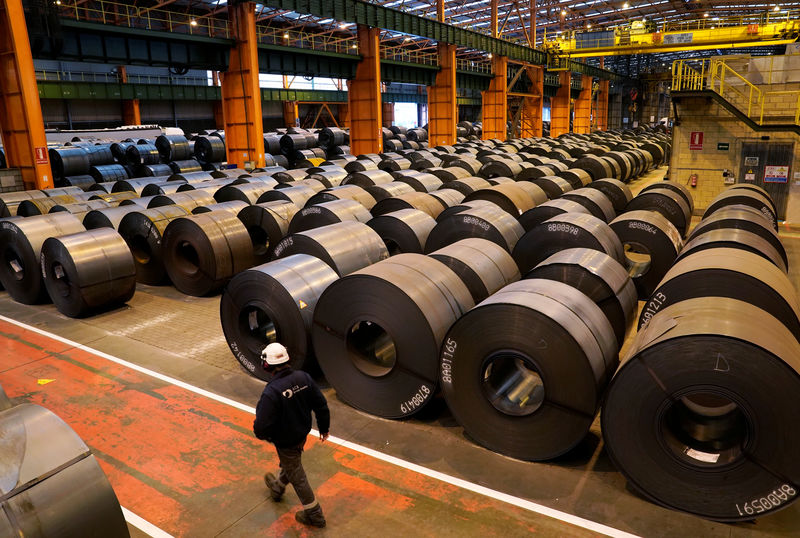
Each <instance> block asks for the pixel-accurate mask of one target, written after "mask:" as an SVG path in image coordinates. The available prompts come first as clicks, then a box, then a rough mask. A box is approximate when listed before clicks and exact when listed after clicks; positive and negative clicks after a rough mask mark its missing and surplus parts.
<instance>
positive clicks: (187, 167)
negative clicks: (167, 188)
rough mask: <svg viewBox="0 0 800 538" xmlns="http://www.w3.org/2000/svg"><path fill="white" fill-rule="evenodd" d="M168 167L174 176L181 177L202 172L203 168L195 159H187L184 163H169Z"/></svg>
mask: <svg viewBox="0 0 800 538" xmlns="http://www.w3.org/2000/svg"><path fill="white" fill-rule="evenodd" d="M168 165H169V167H170V168H171V169H172V171H173V172H174V173H175V174H181V175H183V174H191V173H193V172H202V171H203V166H202V165H201V164H200V163H199V162H198V161H196V160H195V159H187V160H185V161H170V162H169V163H168Z"/></svg>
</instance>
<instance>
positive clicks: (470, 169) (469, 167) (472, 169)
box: [440, 155, 483, 181]
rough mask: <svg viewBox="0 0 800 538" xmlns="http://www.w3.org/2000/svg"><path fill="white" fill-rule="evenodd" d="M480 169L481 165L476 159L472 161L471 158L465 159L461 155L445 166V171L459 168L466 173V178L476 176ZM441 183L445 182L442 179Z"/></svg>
mask: <svg viewBox="0 0 800 538" xmlns="http://www.w3.org/2000/svg"><path fill="white" fill-rule="evenodd" d="M482 167H483V164H482V163H481V162H480V161H479V160H478V159H473V158H471V157H467V156H466V155H461V156H459V157H458V158H456V159H453V160H451V161H450V162H449V163H448V164H447V166H445V170H447V169H449V168H461V169H462V170H464V171H466V172H467V176H477V175H478V172H479V171H480V170H481V168H482ZM453 173H454V174H460V172H453ZM440 179H441V178H440ZM456 179H457V178H456ZM442 181H446V180H444V179H442Z"/></svg>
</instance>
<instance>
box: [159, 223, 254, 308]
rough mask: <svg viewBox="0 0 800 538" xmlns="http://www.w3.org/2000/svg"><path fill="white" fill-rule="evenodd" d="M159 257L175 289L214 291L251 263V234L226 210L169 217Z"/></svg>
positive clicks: (197, 294) (189, 292) (200, 294)
mask: <svg viewBox="0 0 800 538" xmlns="http://www.w3.org/2000/svg"><path fill="white" fill-rule="evenodd" d="M162 257H163V259H164V266H165V267H166V270H167V274H168V275H169V278H170V280H171V281H172V284H173V285H174V286H175V288H177V289H178V291H180V292H182V293H185V294H186V295H191V296H194V297H204V296H207V295H211V294H214V293H217V292H218V291H220V290H221V289H222V287H223V286H224V285H225V284H226V283H227V282H228V281H229V280H230V279H231V278H232V277H233V276H234V275H235V274H237V273H240V272H242V271H244V270H245V269H249V268H250V267H252V266H253V248H252V244H251V242H250V235H249V234H248V233H247V229H246V228H245V227H244V224H242V222H241V221H240V220H239V219H238V218H237V217H236V215H234V214H232V213H230V212H227V211H212V212H209V213H200V214H197V215H192V216H186V217H178V218H176V219H174V220H172V221H171V222H170V223H169V224H167V227H166V229H165V230H164V236H163V244H162Z"/></svg>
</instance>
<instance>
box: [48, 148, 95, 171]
mask: <svg viewBox="0 0 800 538" xmlns="http://www.w3.org/2000/svg"><path fill="white" fill-rule="evenodd" d="M48 156H49V157H50V165H51V167H52V170H53V175H54V176H55V177H57V178H58V177H67V176H80V175H83V174H88V173H89V168H90V167H91V163H90V162H89V154H88V153H87V152H86V150H85V149H83V148H70V147H62V148H50V149H49V150H48Z"/></svg>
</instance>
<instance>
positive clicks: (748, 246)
mask: <svg viewBox="0 0 800 538" xmlns="http://www.w3.org/2000/svg"><path fill="white" fill-rule="evenodd" d="M720 247H726V248H738V249H742V250H746V251H748V252H753V253H755V254H758V255H759V256H761V257H762V258H764V259H766V260H769V261H770V262H772V263H773V264H774V265H775V266H776V267H777V268H779V269H780V270H781V271H783V272H784V273H785V272H786V271H787V267H786V264H785V263H784V261H783V258H782V257H781V255H780V253H779V252H778V251H777V250H776V249H775V247H773V246H772V244H770V242H769V241H767V240H766V239H764V238H762V237H761V236H759V235H756V234H754V233H752V232H748V231H747V230H740V229H737V228H720V229H718V230H708V231H706V232H703V233H701V234H697V235H696V236H694V237H692V239H691V240H689V241H687V242H686V244H685V245H684V246H683V249H681V251H680V253H679V255H678V260H680V259H682V258H684V257H686V256H688V255H690V254H692V253H694V252H699V251H702V250H707V249H716V248H720Z"/></svg>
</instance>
